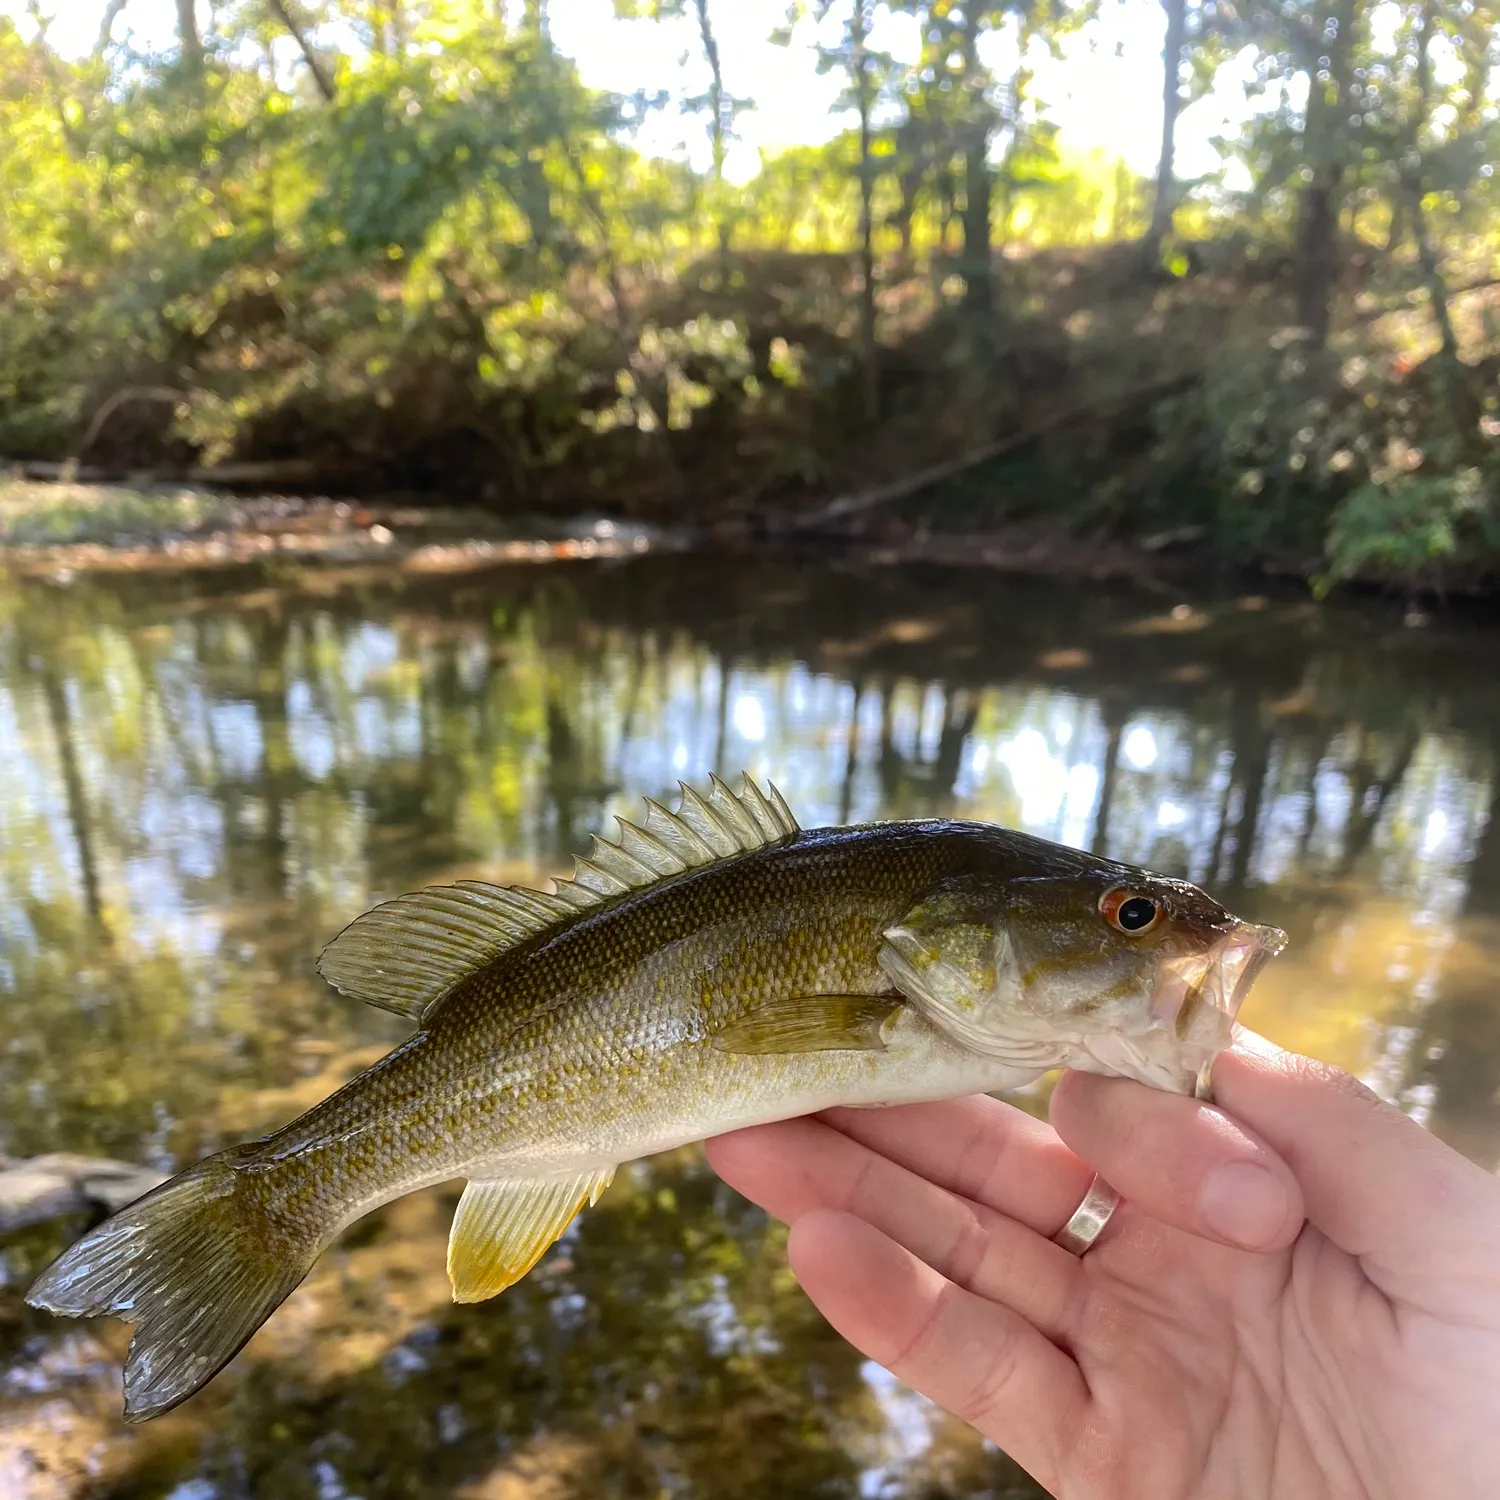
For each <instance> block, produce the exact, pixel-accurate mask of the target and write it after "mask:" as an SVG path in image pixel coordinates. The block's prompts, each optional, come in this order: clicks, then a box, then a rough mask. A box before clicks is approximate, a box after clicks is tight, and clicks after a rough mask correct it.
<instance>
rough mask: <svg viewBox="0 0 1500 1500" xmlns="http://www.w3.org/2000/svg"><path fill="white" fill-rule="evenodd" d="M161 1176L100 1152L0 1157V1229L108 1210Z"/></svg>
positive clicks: (145, 1189) (147, 1188)
mask: <svg viewBox="0 0 1500 1500" xmlns="http://www.w3.org/2000/svg"><path fill="white" fill-rule="evenodd" d="M165 1181H166V1173H164V1172H155V1171H153V1170H152V1169H151V1168H150V1167H140V1166H136V1165H134V1164H133V1163H131V1162H125V1161H110V1160H109V1159H108V1158H106V1157H101V1156H76V1155H74V1154H73V1153H71V1152H67V1151H58V1152H54V1153H53V1154H51V1155H49V1156H34V1157H32V1158H31V1159H30V1160H29V1161H15V1160H12V1159H10V1158H8V1157H0V1234H9V1233H11V1232H12V1231H14V1230H17V1229H25V1228H27V1227H28V1226H29V1225H32V1224H45V1223H46V1222H47V1221H48V1220H49V1219H60V1218H63V1217H65V1216H66V1215H68V1214H77V1213H87V1212H95V1213H99V1212H102V1213H106V1214H112V1213H114V1212H116V1211H117V1210H118V1209H121V1208H124V1206H125V1205H126V1204H127V1203H130V1202H132V1201H133V1200H135V1199H136V1198H139V1197H140V1196H141V1194H142V1193H146V1192H149V1191H150V1190H151V1189H152V1188H154V1187H155V1186H156V1185H157V1184H158V1183H161V1182H165Z"/></svg>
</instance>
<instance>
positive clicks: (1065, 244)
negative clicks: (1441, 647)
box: [0, 0, 1500, 587]
mask: <svg viewBox="0 0 1500 1500" xmlns="http://www.w3.org/2000/svg"><path fill="white" fill-rule="evenodd" d="M576 3H582V0H576ZM590 3H593V0H590ZM612 3H613V13H612V15H611V17H610V22H609V24H610V25H611V26H615V27H627V28H631V29H636V28H657V31H656V33H653V34H657V35H659V36H660V38H661V39H662V42H663V44H665V45H670V46H672V47H674V48H680V50H681V57H680V65H677V66H674V67H673V68H671V69H669V71H668V75H667V76H668V78H669V80H670V81H671V82H672V83H673V85H674V86H672V87H668V88H661V87H658V86H657V84H658V83H659V81H660V78H659V73H658V77H657V78H655V79H644V80H642V86H641V87H639V88H634V89H632V88H626V87H619V86H615V87H611V88H602V87H596V86H595V87H591V86H588V85H587V84H585V82H584V81H583V78H582V76H581V73H580V67H579V64H578V62H577V60H576V59H575V58H574V57H572V56H570V55H568V54H567V53H566V52H565V50H564V47H563V44H562V39H564V38H565V36H566V34H567V31H568V28H567V27H566V26H564V25H563V24H562V17H561V12H562V11H563V10H564V8H565V6H566V5H567V0H553V14H552V15H551V16H549V14H548V8H547V5H546V4H545V3H544V0H527V3H523V4H505V3H502V0H107V3H103V0H101V3H100V4H98V5H97V6H95V7H94V9H97V10H98V12H99V14H98V16H97V18H95V17H93V16H92V15H90V17H89V19H90V21H94V20H97V30H93V29H92V27H91V28H90V35H89V36H88V39H87V41H86V43H85V44H83V45H79V41H78V38H79V34H80V33H79V24H78V23H79V19H80V13H81V11H82V10H83V9H84V6H83V3H82V0H50V3H49V0H4V4H0V203H3V205H4V207H3V217H0V455H3V456H4V458H5V459H8V460H11V461H14V462H19V463H21V464H23V466H25V467H27V468H28V469H29V471H30V472H33V473H38V472H54V469H53V468H50V467H49V466H55V471H56V472H59V473H62V474H65V475H66V474H69V473H73V472H88V471H91V470H92V471H96V472H99V473H104V474H114V475H130V474H136V475H140V474H150V475H155V476H177V477H180V476H188V477H191V478H194V479H200V480H208V481H217V482H220V483H228V484H242V485H252V486H257V487H266V486H272V487H279V488H284V489H288V488H290V489H299V488H300V489H333V490H337V491H339V492H341V493H389V492H392V491H418V492H424V493H427V494H430V495H433V496H438V495H441V496H443V497H446V498H448V499H453V498H459V499H462V500H467V501H477V502H479V503H482V504H484V505H486V506H487V507H488V508H490V509H492V510H495V511H497V512H502V513H511V512H519V511H522V510H526V511H535V510H538V509H554V510H559V511H568V512H573V511H578V510H581V509H598V508H601V507H603V508H607V509H609V510H610V511H612V512H614V513H617V514H622V515H627V516H631V517H634V518H638V519H643V520H652V521H659V522H660V521H685V522H689V523H693V524H696V525H704V526H716V527H721V528H728V529H738V530H740V531H744V530H746V529H749V530H756V529H764V528H766V527H774V528H780V529H783V530H784V529H786V528H796V529H800V530H802V531H804V532H806V531H810V530H819V529H821V530H825V531H826V530H828V529H829V528H837V529H840V530H843V531H849V530H856V531H862V532H864V533H866V534H870V533H872V532H873V534H875V535H876V536H879V537H883V538H889V539H892V540H899V539H901V538H904V537H910V536H912V535H917V534H922V535H926V534H931V533H934V532H935V533H939V534H944V533H947V534H956V535H971V534H974V533H992V532H996V531H999V530H1003V529H1004V528H1007V527H1008V528H1012V529H1014V528H1017V527H1019V528H1023V529H1024V528H1026V527H1050V528H1066V529H1067V531H1068V532H1069V533H1070V534H1074V535H1079V536H1087V537H1098V538H1108V539H1111V540H1116V541H1127V542H1130V543H1133V544H1135V543H1145V544H1146V545H1147V546H1149V547H1152V548H1162V547H1168V546H1191V547H1197V548H1205V549H1209V550H1211V551H1214V552H1217V553H1218V554H1220V555H1222V556H1224V557H1227V558H1232V559H1234V560H1237V561H1245V560H1250V559H1258V560H1260V561H1262V562H1264V563H1266V564H1268V565H1271V566H1274V567H1278V568H1283V569H1289V570H1291V571H1295V572H1298V573H1301V574H1303V575H1304V576H1307V577H1310V578H1312V579H1313V580H1315V581H1316V582H1317V583H1319V584H1320V585H1326V584H1328V583H1331V582H1333V581H1336V580H1338V579H1340V578H1351V577H1361V578H1378V579H1387V580H1390V579H1394V580H1398V581H1400V582H1402V583H1403V584H1405V585H1407V586H1412V585H1417V586H1428V587H1431V586H1438V587H1459V586H1472V585H1478V586H1480V587H1486V586H1488V587H1494V586H1495V585H1496V584H1497V583H1500V270H1497V260H1500V214H1497V207H1500V199H1497V194H1500V185H1497V183H1496V181H1495V165H1496V162H1497V160H1500V109H1497V85H1496V71H1495V65H1496V61H1497V50H1500V48H1497V40H1496V26H1495V21H1496V7H1495V5H1494V4H1492V3H1481V0H1161V14H1160V17H1159V26H1160V33H1159V34H1160V37H1161V45H1160V53H1159V55H1155V56H1144V57H1143V58H1142V59H1141V63H1142V66H1145V65H1146V64H1148V63H1149V65H1150V67H1151V69H1152V70H1153V88H1154V92H1155V94H1156V97H1157V99H1158V100H1159V105H1158V111H1159V118H1160V127H1161V128H1160V134H1159V142H1160V144H1159V149H1158V150H1157V151H1156V152H1155V153H1154V154H1155V155H1156V158H1157V163H1156V170H1155V171H1154V172H1150V171H1140V170H1137V169H1136V168H1135V167H1133V166H1132V165H1131V163H1130V162H1129V161H1128V160H1127V159H1126V157H1125V156H1124V155H1122V154H1120V153H1119V152H1117V151H1115V150H1112V149H1111V148H1110V147H1109V146H1108V145H1104V146H1100V145H1098V144H1094V145H1092V146H1091V147H1086V146H1084V145H1080V143H1078V142H1077V141H1075V140H1070V139H1069V136H1068V133H1067V129H1066V128H1065V125H1064V124H1060V111H1059V110H1058V108H1057V99H1056V80H1057V79H1058V78H1059V77H1060V76H1063V75H1064V74H1065V73H1066V71H1067V68H1068V67H1069V66H1073V64H1071V63H1069V62H1068V61H1067V60H1068V59H1077V58H1079V57H1081V56H1084V55H1085V53H1086V50H1087V47H1088V46H1089V45H1090V44H1091V42H1092V43H1093V44H1095V45H1097V43H1098V39H1099V38H1101V37H1107V36H1108V35H1109V34H1110V33H1109V26H1110V21H1111V15H1112V13H1113V12H1116V11H1117V10H1118V8H1119V7H1120V5H1121V4H1122V0H1004V3H990V0H969V3H966V4H962V3H958V0H797V3H795V4H793V5H792V6H791V7H790V8H788V6H787V4H786V0H612ZM568 8H569V9H570V10H571V9H572V8H573V7H571V6H569V7H568ZM163 18H165V20H164V24H156V25H155V27H154V29H153V26H152V24H151V23H152V22H153V21H154V22H156V23H163ZM571 19H574V20H576V17H572V18H571ZM747 25H754V26H759V28H760V29H759V35H761V36H762V37H774V39H775V40H777V41H778V42H780V43H781V44H783V45H784V46H785V47H786V48H787V53H786V55H787V57H788V60H789V66H788V74H787V78H786V80H784V81H783V82H782V83H781V84H780V85H779V87H781V88H782V89H784V90H790V89H793V88H795V87H796V85H795V78H794V72H795V70H793V69H792V68H791V66H790V64H791V60H792V58H793V56H794V54H795V53H797V51H798V50H799V49H800V51H801V52H802V53H804V54H805V53H806V52H807V50H808V49H812V51H813V53H814V54H815V57H816V61H817V66H818V69H819V71H820V73H821V74H822V75H823V76H824V77H825V78H826V80H827V82H828V85H829V93H828V103H829V105H830V106H831V110H832V113H831V114H830V116H829V127H828V129H826V130H824V131H822V132H818V134H819V135H820V137H821V138H820V139H818V140H816V141H812V142H810V143H804V144H797V143H792V144H786V143H782V144H779V145H777V146H776V147H775V148H773V149H764V150H761V151H758V152H757V151H753V150H750V149H749V146H748V143H747V140H746V138H745V137H746V128H745V127H746V123H747V121H749V120H751V119H752V118H754V114H753V112H752V111H753V107H754V106H755V105H759V112H760V115H761V117H762V118H764V117H765V116H766V115H767V114H773V113H774V112H775V111H776V110H777V109H778V108H785V109H787V110H789V111H790V110H792V108H793V106H794V105H797V106H801V107H804V108H805V104H806V101H805V100H793V99H791V98H790V96H789V95H783V97H782V98H780V99H778V98H767V97H761V98H759V99H756V100H751V99H749V98H747V97H744V96H743V95H741V94H737V93H736V92H735V88H736V83H735V80H736V77H737V76H738V74H737V71H736V58H735V55H734V54H732V53H731V52H728V51H726V49H725V46H724V43H723V39H724V37H725V36H726V35H730V36H732V35H736V34H743V32H744V29H745V27H746V26H747ZM621 34H623V33H621ZM639 34H642V35H644V34H646V33H645V32H640V33H639ZM616 71H618V69H617V70H616ZM1156 85H1159V87H1158V86H1156ZM1226 91H1227V92H1228V93H1231V94H1233V93H1234V92H1236V91H1238V93H1239V95H1240V97H1241V99H1242V101H1243V103H1244V106H1245V107H1244V108H1243V109H1242V110H1241V111H1240V112H1239V118H1238V119H1237V120H1236V122H1235V124H1234V128H1233V129H1229V130H1226V133H1225V134H1224V135H1223V137H1222V138H1221V139H1219V140H1217V141H1216V142H1214V143H1213V148H1214V149H1213V150H1211V151H1205V150H1203V149H1195V150H1194V151H1193V152H1192V153H1191V155H1192V157H1193V158H1194V159H1195V161H1196V162H1197V163H1198V164H1199V165H1201V164H1202V163H1203V162H1204V161H1205V160H1207V161H1208V162H1209V163H1211V164H1212V169H1211V170H1206V171H1201V172H1196V174H1195V175H1193V176H1187V175H1185V174H1184V173H1181V172H1179V171H1178V169H1177V166H1176V163H1177V161H1178V159H1179V152H1178V146H1179V135H1180V134H1181V130H1182V126H1181V122H1182V119H1183V115H1184V111H1188V112H1191V111H1192V110H1193V108H1194V106H1195V104H1198V103H1200V102H1201V101H1202V100H1204V98H1205V97H1206V96H1209V95H1211V94H1217V95H1223V94H1225V93H1226ZM1049 93H1050V94H1051V96H1052V97H1050V98H1049ZM1132 97H1133V98H1134V99H1135V100H1136V101H1138V98H1139V93H1138V91H1137V93H1136V94H1135V95H1133V96H1132ZM1096 107H1097V109H1098V110H1099V111H1101V112H1104V113H1105V114H1106V115H1107V112H1108V111H1109V110H1110V109H1111V108H1112V107H1113V106H1112V104H1111V101H1110V100H1108V99H1101V100H1099V101H1097V105H1096ZM1119 107H1120V108H1121V109H1122V110H1124V109H1127V108H1135V107H1138V104H1137V105H1131V104H1127V103H1126V102H1125V101H1122V102H1121V104H1120V106H1119ZM1139 128H1140V126H1139V120H1138V119H1137V118H1135V117H1134V116H1132V117H1131V118H1129V119H1126V118H1124V117H1123V116H1122V119H1121V131H1122V134H1123V133H1125V132H1126V131H1127V130H1133V131H1134V132H1135V134H1137V135H1138V134H1139ZM1200 133H1201V132H1200ZM1198 145H1199V146H1200V147H1201V146H1203V145H1204V143H1203V142H1198Z"/></svg>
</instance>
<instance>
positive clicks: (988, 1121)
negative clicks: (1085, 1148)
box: [821, 1094, 1094, 1236]
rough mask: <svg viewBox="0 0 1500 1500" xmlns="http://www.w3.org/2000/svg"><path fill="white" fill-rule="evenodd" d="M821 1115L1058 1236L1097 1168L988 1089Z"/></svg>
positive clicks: (906, 1163) (911, 1166)
mask: <svg viewBox="0 0 1500 1500" xmlns="http://www.w3.org/2000/svg"><path fill="white" fill-rule="evenodd" d="M821 1118H822V1119H824V1120H826V1121H828V1123H829V1124H830V1125H833V1126H835V1127H836V1128H837V1129H838V1130H839V1131H841V1132H842V1133H843V1134H844V1135H847V1136H848V1137H849V1138H850V1139H851V1140H856V1141H858V1142H860V1144H861V1145H865V1146H868V1147H869V1148H870V1149H871V1150H872V1151H878V1152H879V1153H880V1154H881V1155H882V1156H885V1157H888V1158H889V1159H890V1160H891V1161H894V1162H898V1163H899V1164H900V1165H901V1166H903V1167H905V1168H907V1169H908V1170H909V1171H912V1172H915V1173H916V1174H917V1175H918V1176H919V1177H925V1178H927V1180H928V1181H929V1182H935V1183H937V1184H938V1186H940V1187H945V1188H947V1189H948V1190H949V1191H950V1192H953V1193H957V1194H959V1195H960V1196H961V1197H964V1198H968V1199H970V1200H971V1201H972V1202H974V1203H983V1204H985V1205H986V1206H987V1207H989V1208H993V1209H997V1210H999V1212H1000V1213H1002V1214H1005V1215H1007V1216H1008V1217H1010V1218H1012V1219H1017V1220H1019V1221H1020V1222H1021V1223H1022V1224H1025V1225H1027V1226H1028V1227H1029V1228H1031V1229H1034V1230H1036V1231H1037V1233H1038V1234H1042V1235H1048V1236H1050V1235H1054V1234H1056V1233H1057V1231H1058V1230H1059V1229H1061V1228H1062V1226H1063V1225H1064V1224H1066V1223H1067V1221H1068V1218H1069V1216H1070V1215H1071V1214H1072V1212H1073V1210H1074V1209H1075V1208H1077V1207H1078V1205H1079V1204H1080V1203H1081V1202H1082V1201H1083V1195H1084V1194H1085V1193H1087V1192H1088V1190H1089V1183H1090V1182H1091V1181H1092V1180H1093V1176H1094V1171H1093V1168H1092V1167H1090V1166H1088V1165H1087V1163H1085V1162H1083V1161H1081V1160H1080V1159H1079V1158H1078V1157H1077V1156H1076V1155H1075V1154H1074V1153H1073V1152H1072V1151H1070V1150H1069V1149H1068V1147H1067V1146H1065V1145H1064V1144H1063V1143H1062V1142H1061V1141H1060V1140H1059V1139H1058V1137H1057V1132H1056V1131H1055V1130H1053V1129H1052V1127H1051V1126H1050V1125H1047V1124H1046V1123H1044V1122H1043V1121H1041V1120H1037V1119H1033V1118H1032V1116H1030V1115H1028V1114H1026V1113H1024V1112H1023V1111H1021V1110H1019V1109H1017V1108H1015V1106H1014V1105H1011V1104H1002V1103H1001V1102H1000V1100H998V1099H991V1098H990V1097H989V1096H988V1095H985V1094H975V1095H973V1096H971V1097H969V1098H966V1099H948V1100H945V1101H943V1102H942V1103H940V1104H905V1105H901V1106H899V1107H898V1108H895V1109H831V1110H828V1111H826V1112H825V1113H824V1114H823V1115H822V1116H821Z"/></svg>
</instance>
